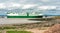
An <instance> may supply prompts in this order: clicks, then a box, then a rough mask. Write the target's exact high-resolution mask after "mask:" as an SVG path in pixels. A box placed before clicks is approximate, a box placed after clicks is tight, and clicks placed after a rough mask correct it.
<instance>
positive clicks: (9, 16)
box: [7, 16, 42, 18]
mask: <svg viewBox="0 0 60 33" xmlns="http://www.w3.org/2000/svg"><path fill="white" fill-rule="evenodd" d="M7 18H42V16H7Z"/></svg>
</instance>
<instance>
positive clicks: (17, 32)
mask: <svg viewBox="0 0 60 33" xmlns="http://www.w3.org/2000/svg"><path fill="white" fill-rule="evenodd" d="M7 33H32V32H30V31H7Z"/></svg>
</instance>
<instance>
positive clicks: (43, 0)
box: [40, 0, 50, 2]
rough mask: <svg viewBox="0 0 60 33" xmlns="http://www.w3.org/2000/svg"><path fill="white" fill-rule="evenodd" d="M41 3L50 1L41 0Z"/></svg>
mask: <svg viewBox="0 0 60 33" xmlns="http://www.w3.org/2000/svg"><path fill="white" fill-rule="evenodd" d="M40 1H42V2H49V1H50V0H40Z"/></svg>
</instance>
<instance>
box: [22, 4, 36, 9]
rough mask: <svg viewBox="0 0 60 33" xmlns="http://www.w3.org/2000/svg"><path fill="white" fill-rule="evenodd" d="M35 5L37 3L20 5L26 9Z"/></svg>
mask: <svg viewBox="0 0 60 33" xmlns="http://www.w3.org/2000/svg"><path fill="white" fill-rule="evenodd" d="M35 6H37V5H35V4H26V5H24V6H23V7H22V9H28V8H31V7H35Z"/></svg>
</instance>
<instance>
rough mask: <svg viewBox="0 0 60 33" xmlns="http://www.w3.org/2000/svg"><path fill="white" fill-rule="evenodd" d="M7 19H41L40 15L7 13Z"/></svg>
mask: <svg viewBox="0 0 60 33" xmlns="http://www.w3.org/2000/svg"><path fill="white" fill-rule="evenodd" d="M7 18H42V14H41V15H39V14H35V13H12V12H11V13H7Z"/></svg>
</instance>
